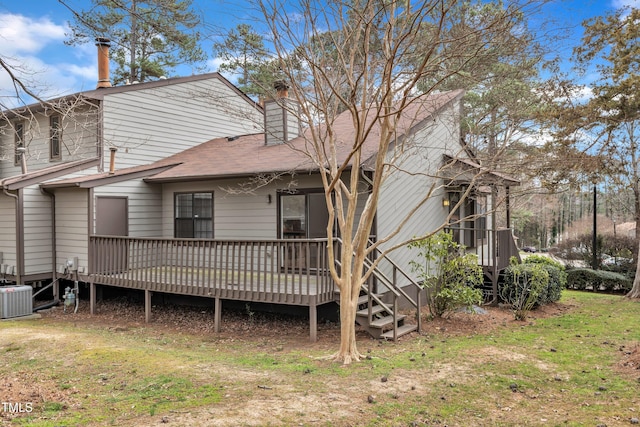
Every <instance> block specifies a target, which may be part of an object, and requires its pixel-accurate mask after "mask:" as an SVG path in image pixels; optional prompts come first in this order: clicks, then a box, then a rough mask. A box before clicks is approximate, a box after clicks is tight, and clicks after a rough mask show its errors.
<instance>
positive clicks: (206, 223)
mask: <svg viewBox="0 0 640 427" xmlns="http://www.w3.org/2000/svg"><path fill="white" fill-rule="evenodd" d="M174 229H175V233H174V234H175V237H177V238H195V239H212V238H213V193H178V194H176V195H175V227H174Z"/></svg>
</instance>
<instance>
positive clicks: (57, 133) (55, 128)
mask: <svg viewBox="0 0 640 427" xmlns="http://www.w3.org/2000/svg"><path fill="white" fill-rule="evenodd" d="M49 132H50V138H49V160H60V158H61V155H60V140H61V139H62V126H61V125H60V116H57V115H56V116H51V117H50V118H49Z"/></svg>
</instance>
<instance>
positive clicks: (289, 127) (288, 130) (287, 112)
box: [264, 80, 302, 145]
mask: <svg viewBox="0 0 640 427" xmlns="http://www.w3.org/2000/svg"><path fill="white" fill-rule="evenodd" d="M273 88H274V89H275V90H276V98H275V99H269V100H266V101H265V103H264V124H265V126H264V127H265V144H266V145H276V144H283V143H285V142H289V141H291V140H292V139H294V138H296V137H298V136H300V135H301V133H302V132H301V130H300V121H299V119H298V114H299V112H298V108H299V106H298V104H297V102H296V101H295V100H293V99H290V98H289V85H287V83H286V82H285V81H282V80H279V81H277V82H275V83H274V85H273Z"/></svg>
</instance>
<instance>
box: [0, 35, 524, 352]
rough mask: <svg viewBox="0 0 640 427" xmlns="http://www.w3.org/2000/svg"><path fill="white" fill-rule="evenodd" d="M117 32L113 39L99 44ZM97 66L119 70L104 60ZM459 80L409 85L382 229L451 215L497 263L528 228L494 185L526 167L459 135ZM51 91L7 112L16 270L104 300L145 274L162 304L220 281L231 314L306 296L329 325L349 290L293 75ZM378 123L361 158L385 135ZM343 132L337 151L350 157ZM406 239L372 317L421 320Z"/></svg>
mask: <svg viewBox="0 0 640 427" xmlns="http://www.w3.org/2000/svg"><path fill="white" fill-rule="evenodd" d="M106 47H107V46H106V43H105V41H104V40H99V41H98V53H99V59H101V60H104V58H103V55H104V52H105V48H106ZM99 62H100V61H99ZM99 75H100V78H99V85H104V84H105V80H107V79H106V78H105V77H104V76H105V75H107V73H106V72H105V70H104V69H101V70H100V72H99ZM462 95H463V93H462V92H461V91H452V92H445V93H439V94H433V95H430V96H422V97H418V98H416V99H414V100H412V102H411V107H410V108H409V109H408V110H407V117H406V118H405V117H403V118H402V120H400V122H399V124H398V127H397V130H396V133H395V140H394V144H393V146H392V147H391V148H390V150H389V152H388V153H386V155H387V156H388V158H389V160H391V159H393V161H394V163H395V164H396V165H398V166H400V167H399V168H398V169H397V170H396V169H394V168H390V169H389V170H386V171H384V173H388V174H389V177H388V178H387V180H386V182H385V184H384V187H383V188H382V192H381V195H380V200H379V203H378V207H377V211H376V221H375V226H374V230H373V231H372V236H371V238H372V239H373V240H376V239H383V238H385V236H389V235H393V237H392V238H390V239H388V240H387V239H386V238H385V243H384V245H382V246H381V249H382V250H384V249H385V248H389V247H391V246H394V245H396V244H398V243H399V242H402V241H404V240H406V239H409V238H412V237H414V236H417V235H421V234H424V233H425V232H428V231H429V230H435V229H438V228H441V227H442V226H443V225H445V224H447V223H451V227H452V228H454V229H455V230H454V231H455V232H456V233H457V236H458V239H459V240H460V241H462V242H463V243H465V244H466V245H467V246H468V247H469V250H472V251H475V252H477V253H478V254H479V258H480V260H481V262H482V263H483V264H484V265H485V267H486V272H487V275H488V276H490V277H491V278H492V280H497V279H496V278H497V273H498V272H499V269H500V268H501V266H504V265H506V264H505V260H508V256H509V255H510V254H511V251H512V249H513V245H511V243H512V241H510V239H511V232H510V230H502V231H498V230H496V224H495V223H494V221H492V217H491V215H487V214H486V213H487V212H490V211H491V210H492V208H493V205H492V204H493V201H492V197H491V196H492V193H491V191H484V188H486V187H491V186H496V185H500V186H509V185H516V184H517V182H516V181H514V180H512V179H510V178H508V177H504V176H501V175H500V174H497V173H492V172H491V171H487V170H485V169H484V168H482V167H481V166H480V165H479V164H477V163H476V162H475V161H474V159H473V156H472V155H471V154H470V153H469V152H468V150H467V149H466V147H464V145H462V144H461V142H460V141H461V138H460V126H459V123H460V114H461V98H462ZM54 101H55V102H51V103H48V104H47V105H43V106H40V105H34V106H30V107H28V108H26V109H25V110H24V111H12V112H8V113H6V114H5V115H4V119H3V120H4V122H3V123H2V124H0V128H1V129H3V135H2V137H1V139H0V144H2V147H4V149H5V155H6V156H13V159H12V160H13V162H9V164H7V165H2V166H1V167H3V169H2V170H1V173H2V176H3V177H4V179H3V180H2V181H0V186H2V193H0V212H1V213H2V216H1V218H2V224H0V236H2V237H3V240H2V241H0V245H2V246H0V251H1V252H2V255H3V259H2V265H3V267H2V269H3V273H4V279H5V280H6V281H8V282H13V283H19V284H24V283H32V284H34V285H35V286H37V285H38V284H39V283H41V282H42V283H47V282H48V281H52V283H56V281H59V280H73V281H75V282H77V283H81V284H86V285H87V286H88V288H89V295H90V306H91V311H92V312H93V311H94V309H95V305H96V299H97V295H98V293H99V291H100V289H102V287H103V286H110V287H118V288H127V289H138V290H140V291H143V292H144V295H145V314H146V318H147V320H150V318H151V297H152V294H153V293H154V292H155V293H163V294H177V295H191V296H198V297H203V298H210V299H212V300H213V302H214V307H215V329H216V330H219V328H220V322H221V312H222V302H223V301H227V300H237V301H245V302H249V303H251V302H260V303H269V304H281V305H286V306H303V307H308V310H309V319H310V337H311V339H312V340H313V339H315V337H316V329H317V323H316V322H317V308H318V307H319V306H323V305H325V304H334V303H335V300H336V289H335V286H334V284H333V281H332V279H331V277H330V275H329V274H328V265H327V256H326V254H327V250H328V249H327V248H328V238H327V235H326V226H327V219H328V212H327V207H326V204H325V202H324V197H325V196H324V190H323V188H322V184H321V181H320V178H319V173H318V167H317V165H316V164H315V163H314V162H313V161H311V159H310V158H309V156H308V155H307V154H306V151H307V150H306V148H305V145H306V143H307V141H308V139H307V137H306V132H309V129H303V128H302V127H301V126H300V124H299V123H298V121H297V118H296V114H295V111H296V105H295V103H294V102H293V100H290V99H289V98H288V97H287V96H286V91H282V92H281V94H280V95H279V97H278V98H277V99H273V100H268V101H266V102H265V104H264V106H260V105H256V104H255V103H253V102H252V101H251V100H250V99H249V98H247V97H246V96H244V95H243V94H242V93H240V92H239V91H238V90H237V89H236V88H235V87H234V86H233V85H231V84H229V83H228V82H227V81H226V80H225V79H224V78H222V77H221V76H220V75H218V74H216V73H213V74H205V75H202V76H191V77H183V78H176V79H166V80H159V81H157V82H150V83H143V84H132V85H126V86H122V87H100V88H98V89H96V90H93V91H88V92H82V93H79V94H75V95H71V96H68V97H64V98H61V99H59V100H54ZM54 116H57V117H58V118H57V119H53V118H52V117H54ZM334 129H335V130H336V132H337V134H338V135H339V138H340V139H341V140H342V141H345V142H348V141H349V140H350V138H351V137H352V134H353V132H354V130H353V126H352V122H351V120H350V118H349V117H348V115H347V114H346V113H345V114H343V115H342V116H339V117H338V118H337V119H336V122H335V123H334ZM377 131H378V130H377V128H375V127H374V128H373V130H372V137H371V138H370V139H368V140H367V141H366V142H365V144H364V146H363V151H362V153H363V158H364V159H371V158H373V157H374V156H375V154H376V153H377V149H378V148H377V144H376V138H375V132H377ZM203 141H206V142H203ZM346 147H347V145H346V144H345V147H344V150H342V149H339V150H338V152H337V155H338V156H342V157H344V158H347V157H345V156H348V151H347V150H346ZM45 154H48V155H45ZM378 173H381V172H380V171H378V170H376V168H375V165H373V164H372V163H371V162H367V161H365V162H364V163H363V167H361V168H359V169H354V168H347V169H346V170H345V171H344V174H345V176H354V177H357V179H358V182H359V184H360V185H359V188H362V193H363V195H366V193H367V191H368V189H369V182H370V180H371V178H372V177H374V176H375V174H378ZM427 196H428V197H427ZM422 199H425V203H420V204H419V206H416V203H414V202H417V201H420V200H422ZM361 203H362V206H364V203H365V197H362V198H361ZM362 206H360V208H359V209H360V210H361V209H362ZM408 214H411V215H409V220H408V221H406V223H404V226H403V227H402V228H400V229H398V230H396V229H397V228H398V225H399V223H400V219H401V218H404V217H406V216H407V215H408ZM456 219H458V220H459V221H456ZM460 221H463V222H460ZM333 238H335V239H338V238H339V236H334V237H333ZM391 255H392V256H390V257H383V258H382V261H381V262H380V264H379V265H378V266H377V267H376V268H375V274H374V275H373V277H372V278H371V281H370V283H368V284H367V286H366V288H365V290H366V291H367V298H366V299H365V300H363V304H362V306H363V313H362V314H361V315H360V317H359V319H360V320H359V323H361V324H362V325H363V326H364V327H365V328H367V330H369V331H370V332H371V333H372V334H373V335H374V336H379V337H390V338H396V337H397V336H399V335H400V334H402V333H406V332H409V331H411V330H414V329H415V327H419V325H418V326H411V325H409V326H408V327H405V326H404V325H402V323H403V322H404V317H403V316H401V315H400V314H399V312H398V310H397V303H398V302H399V301H404V302H409V304H410V305H412V306H414V307H415V308H416V309H417V310H419V309H420V306H421V303H420V299H419V298H420V286H419V284H418V283H417V280H416V277H414V276H413V275H412V273H411V270H410V268H409V262H410V261H411V260H412V258H413V254H412V253H411V252H410V251H409V249H408V248H406V247H404V246H400V247H398V248H397V249H396V250H394V251H393V252H392V254H391ZM54 297H55V298H59V297H60V295H59V288H58V287H57V286H54ZM374 306H375V307H376V308H375V310H374V309H373V307H374ZM383 314H384V316H383ZM418 317H419V316H418ZM389 325H391V328H390V329H389Z"/></svg>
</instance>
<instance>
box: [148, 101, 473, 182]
mask: <svg viewBox="0 0 640 427" xmlns="http://www.w3.org/2000/svg"><path fill="white" fill-rule="evenodd" d="M462 95H463V91H461V90H458V91H451V92H445V93H439V94H432V95H429V96H422V97H417V98H415V99H413V100H412V101H411V103H410V104H409V106H408V107H407V108H406V110H405V111H404V114H403V116H402V119H401V120H400V121H399V122H398V126H397V130H396V135H395V138H394V139H395V140H396V141H399V140H401V139H402V138H403V137H404V136H405V135H407V134H408V133H409V132H411V131H412V130H413V129H414V128H416V127H420V126H422V125H423V123H424V122H425V120H427V119H429V118H432V117H434V116H435V115H436V113H438V112H439V111H440V110H441V109H443V108H444V107H445V106H446V105H448V104H449V103H450V102H452V101H453V100H455V99H458V98H459V97H461V96H462ZM369 116H370V118H369V119H368V120H372V119H373V117H374V116H375V113H371V114H370V115H369ZM320 129H321V128H320ZM332 129H333V131H334V132H335V134H336V135H338V137H337V138H338V144H337V145H338V151H337V157H338V161H339V162H343V161H345V160H347V158H348V157H347V156H348V155H349V154H350V152H351V142H352V141H353V140H354V137H355V129H354V126H353V123H352V119H351V116H350V114H349V112H344V113H342V114H341V115H339V116H338V117H337V118H336V120H335V122H334V123H333V126H332ZM379 134H380V127H379V126H378V125H377V124H374V126H372V128H371V132H370V133H369V135H368V137H367V139H366V140H365V143H364V145H363V147H362V159H363V160H364V161H366V159H368V158H370V157H372V156H374V155H375V154H376V153H377V151H378V142H379V139H378V138H377V136H379ZM308 144H310V142H309V139H307V138H305V137H304V136H302V137H298V138H296V139H294V140H292V141H290V142H289V143H287V144H277V145H265V138H264V134H262V133H261V134H252V135H245V136H241V137H238V138H236V139H233V140H230V139H227V138H218V139H213V140H211V141H207V142H205V143H203V144H200V145H198V146H196V147H193V148H190V149H188V150H185V151H183V152H181V153H178V154H175V155H173V156H171V157H168V158H166V159H164V160H161V161H159V162H157V163H156V164H165V165H166V164H170V163H178V165H177V166H174V167H172V168H170V169H167V170H165V171H164V172H160V173H158V174H156V175H154V176H152V177H149V178H146V179H145V181H147V182H172V181H188V180H195V179H208V178H221V177H239V176H253V175H259V174H267V173H278V172H282V173H284V172H298V173H300V172H311V171H315V170H317V169H318V167H317V166H316V165H315V163H314V162H313V160H312V159H311V157H310V156H309V155H308V154H307V153H308V152H310V148H309V146H308ZM349 164H351V162H349Z"/></svg>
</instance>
